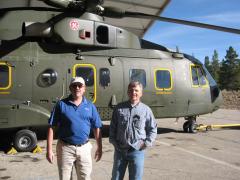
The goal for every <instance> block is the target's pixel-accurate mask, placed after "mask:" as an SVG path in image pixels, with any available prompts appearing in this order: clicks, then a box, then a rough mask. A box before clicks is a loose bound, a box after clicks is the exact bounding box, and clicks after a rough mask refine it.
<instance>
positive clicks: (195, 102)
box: [188, 64, 211, 114]
mask: <svg viewBox="0 0 240 180" xmlns="http://www.w3.org/2000/svg"><path fill="white" fill-rule="evenodd" d="M190 66H191V74H190V75H191V82H192V90H191V95H190V97H189V107H188V113H189V114H192V113H197V114H201V113H206V112H209V106H210V105H211V95H210V93H209V92H210V89H209V83H208V81H207V79H206V76H205V73H204V71H203V69H202V67H201V66H199V65H195V64H191V65H190Z"/></svg>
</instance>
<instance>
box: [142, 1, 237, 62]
mask: <svg viewBox="0 0 240 180" xmlns="http://www.w3.org/2000/svg"><path fill="white" fill-rule="evenodd" d="M239 7H240V0H171V2H170V3H169V5H168V6H167V7H166V9H165V10H164V12H163V13H162V14H161V16H165V17H170V18H176V19H184V20H189V21H197V22H202V23H208V24H214V25H218V26H226V27H231V28H236V29H240V10H239ZM144 39H146V40H149V41H151V42H154V43H157V44H161V45H163V46H166V47H168V48H170V49H174V50H175V49H176V46H178V48H179V50H180V52H184V53H187V54H190V55H194V57H196V58H198V59H199V60H200V61H202V62H204V57H205V56H209V57H210V59H212V55H213V51H214V50H217V52H218V55H219V60H222V59H223V58H224V57H225V55H226V50H227V49H228V48H229V46H232V47H233V48H234V49H235V50H236V51H237V53H238V55H239V56H240V34H231V33H226V32H219V31H215V30H207V29H202V28H197V27H190V26H185V25H179V24H172V23H165V22H155V23H154V24H153V26H152V27H151V28H150V29H149V30H148V31H147V33H146V34H145V36H144Z"/></svg>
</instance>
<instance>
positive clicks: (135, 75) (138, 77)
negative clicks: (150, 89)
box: [129, 69, 146, 88]
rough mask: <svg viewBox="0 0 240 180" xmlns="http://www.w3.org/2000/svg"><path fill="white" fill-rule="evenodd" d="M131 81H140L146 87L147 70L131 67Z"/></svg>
mask: <svg viewBox="0 0 240 180" xmlns="http://www.w3.org/2000/svg"><path fill="white" fill-rule="evenodd" d="M129 77H130V82H131V81H139V82H140V83H142V85H143V88H145V87H146V72H145V71H144V70H143V69H130V71H129Z"/></svg>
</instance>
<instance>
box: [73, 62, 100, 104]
mask: <svg viewBox="0 0 240 180" xmlns="http://www.w3.org/2000/svg"><path fill="white" fill-rule="evenodd" d="M76 76H80V77H82V78H83V79H84V80H85V84H86V92H85V97H86V98H87V99H89V100H90V101H92V103H95V101H96V94H97V92H96V68H95V66H94V65H92V64H75V65H74V66H73V77H76Z"/></svg>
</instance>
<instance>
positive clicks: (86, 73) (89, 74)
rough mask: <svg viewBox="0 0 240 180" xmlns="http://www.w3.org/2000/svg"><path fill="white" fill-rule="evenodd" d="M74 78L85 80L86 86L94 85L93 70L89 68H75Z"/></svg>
mask: <svg viewBox="0 0 240 180" xmlns="http://www.w3.org/2000/svg"><path fill="white" fill-rule="evenodd" d="M76 76H80V77H82V78H83V79H84V80H85V83H86V86H93V84H94V70H93V68H91V67H78V68H76Z"/></svg>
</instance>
